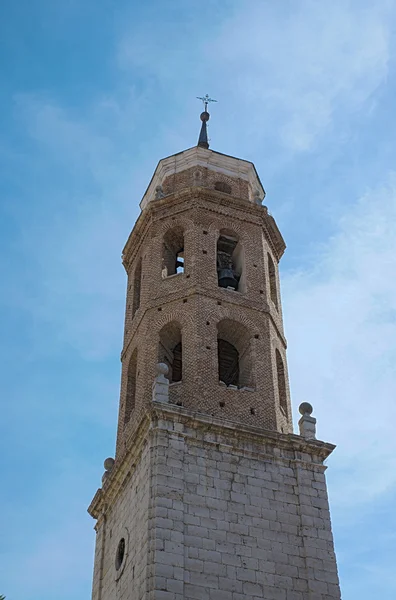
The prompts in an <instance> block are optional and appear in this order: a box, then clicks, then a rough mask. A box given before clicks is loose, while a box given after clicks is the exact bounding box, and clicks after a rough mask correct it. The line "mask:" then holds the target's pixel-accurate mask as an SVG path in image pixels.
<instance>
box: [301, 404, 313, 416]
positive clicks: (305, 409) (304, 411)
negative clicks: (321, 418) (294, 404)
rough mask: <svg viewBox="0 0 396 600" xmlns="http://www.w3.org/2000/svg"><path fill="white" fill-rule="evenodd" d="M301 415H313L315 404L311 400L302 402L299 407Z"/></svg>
mask: <svg viewBox="0 0 396 600" xmlns="http://www.w3.org/2000/svg"><path fill="white" fill-rule="evenodd" d="M298 411H299V413H300V415H311V414H312V413H313V406H312V404H310V403H309V402H302V403H301V404H300V406H299V407H298Z"/></svg>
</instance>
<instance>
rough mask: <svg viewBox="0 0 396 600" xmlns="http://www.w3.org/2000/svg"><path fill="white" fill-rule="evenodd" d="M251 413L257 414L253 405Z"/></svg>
mask: <svg viewBox="0 0 396 600" xmlns="http://www.w3.org/2000/svg"><path fill="white" fill-rule="evenodd" d="M250 414H251V415H255V414H256V409H255V408H253V407H251V408H250Z"/></svg>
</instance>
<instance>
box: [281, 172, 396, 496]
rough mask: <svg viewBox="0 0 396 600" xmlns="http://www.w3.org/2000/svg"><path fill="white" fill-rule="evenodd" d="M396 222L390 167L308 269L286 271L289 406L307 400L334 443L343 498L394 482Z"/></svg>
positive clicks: (323, 434)
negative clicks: (385, 181) (386, 178)
mask: <svg viewBox="0 0 396 600" xmlns="http://www.w3.org/2000/svg"><path fill="white" fill-rule="evenodd" d="M395 220H396V177H395V175H394V174H392V175H391V176H390V178H389V182H388V184H387V185H384V186H383V187H379V188H378V189H376V190H373V191H371V192H370V193H367V194H366V195H365V196H364V197H363V198H361V199H360V201H359V202H358V203H357V204H356V205H355V206H352V207H351V208H350V209H349V210H348V212H347V213H346V214H345V216H344V217H343V219H342V220H341V222H340V224H339V231H338V233H337V234H336V235H335V236H334V237H333V238H332V239H331V240H330V241H329V243H328V245H327V247H326V248H325V249H324V250H323V249H322V250H321V251H320V253H318V255H317V262H316V265H315V267H314V268H313V269H312V271H301V272H299V273H294V274H293V273H292V274H290V273H287V274H286V276H284V277H283V298H284V313H285V315H286V333H287V335H288V340H289V345H290V346H289V368H290V374H291V389H292V394H293V400H294V405H295V406H297V405H298V404H300V402H302V401H304V400H307V401H309V402H311V403H312V404H313V405H314V408H315V413H316V416H317V418H318V432H319V437H320V439H325V440H327V441H332V442H335V443H337V444H338V446H339V451H337V452H336V453H335V455H334V457H333V458H332V459H331V464H332V465H336V467H337V469H336V472H335V473H336V475H335V477H336V486H335V489H334V490H333V494H332V497H333V498H334V500H335V501H336V502H337V503H342V504H349V503H353V504H355V503H356V502H357V501H367V500H370V499H373V498H374V497H375V496H378V495H381V494H382V493H383V492H385V491H387V490H389V489H391V488H392V487H393V486H395V484H396V457H395V453H394V448H393V445H394V444H393V435H394V434H393V428H394V422H395V418H396V403H395V397H396V374H395V371H394V364H395V362H396V345H395V339H396V279H395V277H394V274H395V272H396V230H395V227H394V223H395ZM297 418H298V417H297ZM297 418H296V419H295V421H296V420H297Z"/></svg>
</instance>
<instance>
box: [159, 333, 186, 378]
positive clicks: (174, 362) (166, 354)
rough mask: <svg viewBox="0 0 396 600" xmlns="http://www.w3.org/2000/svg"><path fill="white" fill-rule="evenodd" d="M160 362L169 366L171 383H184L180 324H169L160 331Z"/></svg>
mask: <svg viewBox="0 0 396 600" xmlns="http://www.w3.org/2000/svg"><path fill="white" fill-rule="evenodd" d="M158 362H163V363H166V364H167V365H168V367H169V374H168V378H169V381H170V383H176V382H178V381H182V378H183V346H182V332H181V327H180V325H179V323H177V322H175V321H172V322H171V323H168V324H167V325H165V326H164V327H163V328H162V329H161V331H160V334H159V344H158Z"/></svg>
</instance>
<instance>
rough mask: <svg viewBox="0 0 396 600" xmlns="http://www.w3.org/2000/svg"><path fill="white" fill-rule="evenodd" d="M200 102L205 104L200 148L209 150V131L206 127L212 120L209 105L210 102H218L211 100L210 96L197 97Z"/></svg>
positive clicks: (199, 141)
mask: <svg viewBox="0 0 396 600" xmlns="http://www.w3.org/2000/svg"><path fill="white" fill-rule="evenodd" d="M197 98H198V100H202V102H203V103H204V107H205V109H204V111H203V112H202V113H201V116H200V118H201V121H202V126H201V131H200V133H199V138H198V144H197V145H198V146H199V147H200V148H206V149H208V148H209V141H208V130H207V127H206V123H207V122H208V121H209V119H210V114H209V113H208V103H209V102H217V100H213V98H209V94H206V96H203V97H200V96H197Z"/></svg>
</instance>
